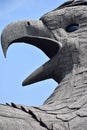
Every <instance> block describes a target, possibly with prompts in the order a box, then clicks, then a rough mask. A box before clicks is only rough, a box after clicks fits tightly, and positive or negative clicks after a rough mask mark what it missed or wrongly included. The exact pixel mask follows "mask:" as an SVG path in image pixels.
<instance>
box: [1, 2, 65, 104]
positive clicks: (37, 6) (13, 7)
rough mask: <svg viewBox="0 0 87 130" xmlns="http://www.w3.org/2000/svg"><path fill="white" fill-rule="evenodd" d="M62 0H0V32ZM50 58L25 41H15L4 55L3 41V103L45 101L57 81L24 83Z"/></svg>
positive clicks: (36, 18) (38, 14)
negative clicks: (9, 25)
mask: <svg viewBox="0 0 87 130" xmlns="http://www.w3.org/2000/svg"><path fill="white" fill-rule="evenodd" d="M63 2H65V0H2V1H0V35H1V32H2V30H3V29H4V27H5V26H6V25H7V24H9V23H11V22H14V21H18V20H30V19H35V20H38V19H39V18H40V17H41V16H42V15H43V14H44V13H47V12H49V11H51V10H53V9H54V8H56V7H58V6H59V5H60V4H62V3H63ZM0 42H1V41H0ZM47 60H48V57H47V56H46V55H45V54H44V53H43V52H42V51H41V50H39V49H38V48H36V47H34V46H31V45H27V44H24V43H20V44H15V45H12V46H11V47H10V48H9V49H8V52H7V58H6V59H5V58H4V56H3V52H2V49H1V45H0V103H6V102H8V103H10V102H14V103H17V104H25V105H29V106H30V105H36V106H38V105H41V104H43V102H44V101H45V99H47V97H48V96H49V95H50V94H51V93H52V92H53V90H54V89H55V87H56V86H57V83H56V82H55V81H53V80H51V79H50V80H46V81H42V82H38V83H35V84H33V85H29V86H26V87H22V85H21V83H22V81H23V80H24V79H25V78H26V77H27V76H28V75H29V74H30V73H31V72H33V71H34V70H36V69H37V68H38V67H39V66H41V65H42V64H43V63H45V62H46V61H47Z"/></svg>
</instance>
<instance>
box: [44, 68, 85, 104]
mask: <svg viewBox="0 0 87 130" xmlns="http://www.w3.org/2000/svg"><path fill="white" fill-rule="evenodd" d="M86 94H87V68H83V67H80V68H78V67H76V66H75V67H73V70H72V72H71V73H69V74H67V75H66V76H65V77H64V79H63V80H62V81H61V82H60V84H59V85H58V87H57V88H56V89H55V90H54V92H53V94H52V95H51V96H50V97H49V98H48V99H47V100H46V102H45V104H51V103H54V102H55V101H57V102H60V101H62V102H67V101H68V100H69V99H70V100H71V101H73V99H76V100H77V99H78V98H80V97H81V96H84V95H86Z"/></svg>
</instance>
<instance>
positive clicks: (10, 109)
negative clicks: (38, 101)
mask: <svg viewBox="0 0 87 130" xmlns="http://www.w3.org/2000/svg"><path fill="white" fill-rule="evenodd" d="M77 25H78V26H77ZM66 27H70V28H69V29H70V32H67V31H66ZM1 41H2V48H3V52H4V55H5V56H6V51H7V49H8V47H9V46H10V45H11V44H12V43H14V42H25V43H27V44H32V45H35V46H36V47H38V48H40V49H41V50H42V51H44V53H45V54H46V55H47V56H48V57H49V58H50V60H49V61H48V62H47V63H45V64H44V65H42V66H41V67H40V68H38V69H37V70H36V71H35V72H33V73H32V74H31V75H30V76H29V77H28V78H27V79H26V80H24V82H23V85H29V84H31V83H35V82H38V81H41V80H45V79H48V78H53V79H54V80H55V81H57V82H58V83H59V86H58V87H57V88H56V89H55V90H54V92H53V93H52V94H51V95H50V96H49V98H48V99H47V100H46V101H45V102H44V104H43V105H42V106H40V107H35V106H24V105H17V104H14V103H11V104H6V105H3V104H0V130H87V2H86V1H83V0H80V1H74V0H71V1H68V2H66V3H64V4H63V5H62V6H60V7H58V8H56V9H55V10H53V11H51V12H49V13H46V14H45V15H43V16H42V17H41V18H40V20H38V21H20V22H15V23H12V24H10V25H8V26H7V27H6V28H5V29H4V30H3V32H2V36H1Z"/></svg>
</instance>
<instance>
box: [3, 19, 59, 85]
mask: <svg viewBox="0 0 87 130" xmlns="http://www.w3.org/2000/svg"><path fill="white" fill-rule="evenodd" d="M15 42H25V43H28V44H32V45H34V46H36V47H38V48H40V49H41V50H42V51H43V52H44V53H45V54H46V55H47V56H48V57H49V58H51V60H50V61H48V62H47V63H45V64H44V65H42V67H40V68H39V69H38V70H37V71H35V72H34V73H32V74H31V75H30V76H28V78H27V79H26V80H25V81H24V82H23V84H22V85H23V86H24V85H28V84H31V83H35V82H37V81H41V80H44V79H47V78H52V74H53V72H54V69H55V67H56V65H57V64H56V63H55V62H54V58H52V57H54V56H55V55H56V54H57V52H58V51H59V50H60V48H61V44H60V43H59V42H58V41H57V40H56V39H55V37H54V36H53V34H52V32H51V31H50V30H49V29H48V28H47V26H46V25H45V24H44V23H43V22H42V21H41V20H39V21H18V22H15V23H11V24H9V25H8V26H7V27H6V28H5V29H4V30H3V32H2V35H1V45H2V49H3V52H4V56H5V57H6V52H7V49H8V47H9V46H10V45H11V44H12V43H15ZM52 64H53V66H52Z"/></svg>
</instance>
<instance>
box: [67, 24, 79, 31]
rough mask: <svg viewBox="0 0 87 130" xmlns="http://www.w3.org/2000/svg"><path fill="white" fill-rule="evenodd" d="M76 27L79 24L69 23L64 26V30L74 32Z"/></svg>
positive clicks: (77, 27)
mask: <svg viewBox="0 0 87 130" xmlns="http://www.w3.org/2000/svg"><path fill="white" fill-rule="evenodd" d="M78 29H79V24H77V23H73V24H70V25H68V26H67V27H66V28H65V30H66V32H74V31H76V30H78Z"/></svg>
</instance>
